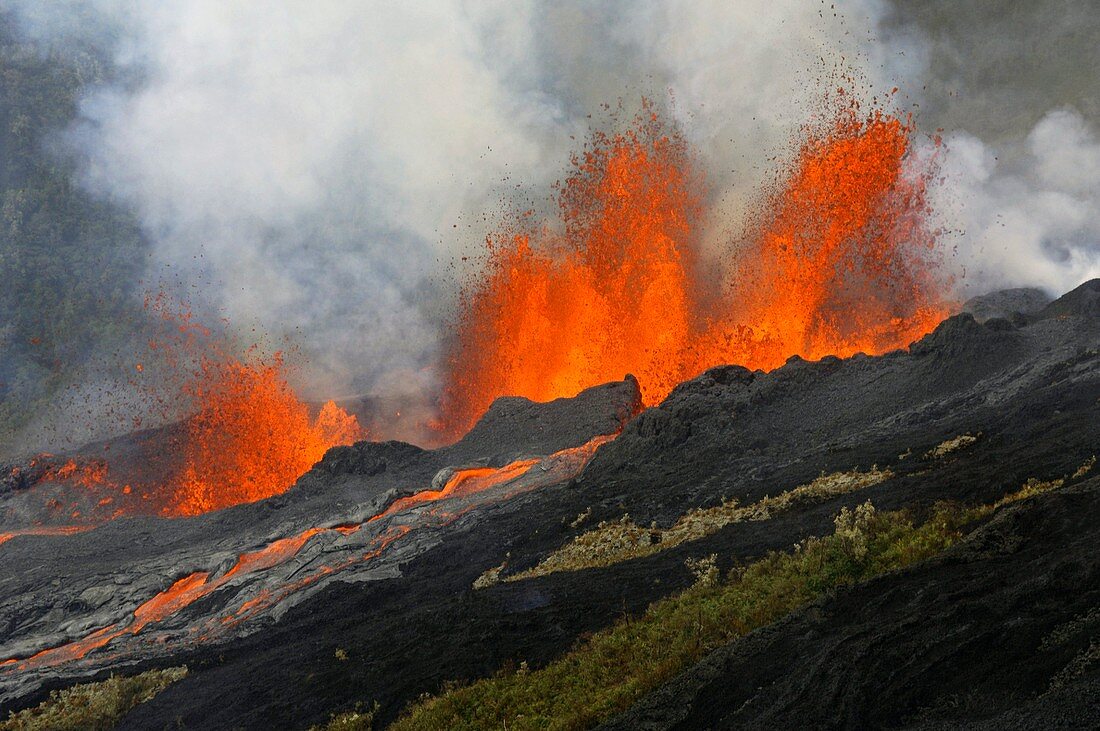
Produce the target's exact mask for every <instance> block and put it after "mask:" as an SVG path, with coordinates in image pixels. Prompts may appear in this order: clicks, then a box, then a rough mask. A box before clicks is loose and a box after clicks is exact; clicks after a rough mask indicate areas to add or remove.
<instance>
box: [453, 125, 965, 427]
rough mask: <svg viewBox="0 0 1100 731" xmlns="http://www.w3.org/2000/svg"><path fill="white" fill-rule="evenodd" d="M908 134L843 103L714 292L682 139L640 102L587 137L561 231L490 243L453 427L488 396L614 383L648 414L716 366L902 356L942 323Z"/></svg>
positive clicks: (465, 316)
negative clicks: (630, 391) (630, 386)
mask: <svg viewBox="0 0 1100 731" xmlns="http://www.w3.org/2000/svg"><path fill="white" fill-rule="evenodd" d="M912 135H913V128H912V127H911V126H910V125H909V124H908V123H905V122H902V121H901V120H899V119H897V118H895V117H891V116H890V115H887V114H884V113H881V112H875V113H872V114H870V115H868V116H861V113H860V112H859V110H858V108H857V107H856V106H854V105H853V106H852V107H851V108H847V109H843V110H841V111H839V112H837V113H836V114H835V116H834V117H833V118H832V121H831V122H830V123H828V124H826V125H824V127H823V128H820V129H817V130H808V131H807V133H806V139H805V140H804V142H803V143H802V145H801V147H800V149H799V151H798V154H797V155H796V156H795V158H794V160H793V162H792V163H791V166H790V169H789V170H788V171H787V174H786V175H785V176H784V177H783V180H781V181H780V182H779V183H778V185H777V187H776V190H775V192H774V194H773V195H771V196H770V197H768V198H767V199H765V201H764V203H763V205H762V210H761V211H760V212H759V213H758V214H757V216H756V217H755V218H754V226H753V230H754V231H755V233H752V234H751V235H749V236H748V237H747V239H746V240H745V241H741V242H738V244H737V245H736V246H734V247H731V249H730V251H729V254H728V261H727V265H726V268H725V273H724V280H725V281H724V282H723V283H722V284H720V285H714V283H711V282H709V281H707V280H706V278H705V277H704V276H703V274H702V273H701V272H700V269H699V267H698V263H697V259H698V258H699V253H698V250H699V247H700V246H701V240H702V231H701V230H700V229H702V227H703V224H702V223H701V221H702V220H703V219H704V217H703V216H702V215H701V213H702V211H701V208H702V204H701V201H702V200H703V198H704V195H703V192H702V188H703V183H702V180H701V176H700V175H699V174H698V172H697V170H698V168H699V166H698V165H697V164H695V162H694V161H693V159H692V154H691V151H690V150H689V148H688V146H687V144H686V143H685V142H684V140H683V139H682V138H681V136H680V135H679V134H678V133H677V132H676V131H675V130H670V129H668V128H667V126H665V125H664V124H663V123H662V122H661V120H660V119H659V117H658V115H657V114H656V113H655V112H654V111H653V110H652V109H651V108H650V107H648V106H647V107H646V108H645V111H644V113H643V114H642V115H641V116H639V117H638V118H637V120H636V121H635V124H634V127H633V128H632V129H629V130H627V131H625V132H621V133H618V134H615V135H604V134H599V133H597V134H595V135H594V136H593V138H592V140H591V141H590V143H589V144H588V145H587V146H586V148H585V150H584V153H583V154H582V155H580V156H577V157H575V158H574V159H573V171H572V173H571V174H570V175H569V176H568V177H567V178H566V180H565V182H564V183H563V184H562V185H561V186H560V188H559V191H560V193H559V197H558V204H559V210H560V215H561V224H560V225H551V226H548V227H546V228H545V229H538V228H537V227H533V226H532V225H531V224H530V223H529V222H528V220H527V218H526V216H524V217H521V219H520V220H519V221H518V222H517V223H515V224H513V225H512V226H511V227H510V228H509V229H507V230H506V231H505V232H504V233H503V234H501V235H499V236H494V237H491V238H490V239H489V241H488V250H487V259H486V262H487V263H486V266H485V267H484V269H483V270H482V271H481V272H480V273H479V275H478V278H477V279H476V280H475V281H474V282H473V283H472V286H470V287H469V288H468V289H467V290H465V291H464V292H463V296H462V301H461V314H460V317H459V321H458V325H459V329H458V335H457V338H456V340H455V344H454V346H453V349H452V351H451V353H450V356H449V360H448V363H447V374H446V375H447V386H446V390H445V399H444V404H443V408H442V413H443V421H444V424H445V425H446V428H447V429H448V430H449V431H450V433H452V434H455V435H457V434H460V433H463V432H464V431H465V430H466V429H467V428H468V427H469V426H470V425H471V424H472V423H473V422H474V421H475V420H476V419H477V418H478V417H479V416H480V415H481V414H483V413H484V412H485V410H486V408H488V406H489V404H490V403H491V402H492V401H493V399H495V398H496V397H498V396H503V395H518V396H526V397H528V398H531V399H533V400H536V401H548V400H551V399H554V398H558V397H562V396H572V395H574V394H576V393H577V392H578V391H580V390H581V389H583V388H586V387H588V386H592V385H595V384H598V383H605V382H607V381H612V380H616V379H619V378H622V376H623V374H625V373H633V374H635V375H636V376H637V377H638V380H639V383H640V386H641V389H642V397H643V401H644V402H645V404H646V405H647V406H651V405H654V404H656V403H658V402H660V401H661V400H662V399H663V398H664V397H665V396H666V395H668V393H669V392H670V391H671V390H672V388H673V387H675V385H676V384H678V383H680V382H682V381H684V380H687V379H689V378H692V377H694V376H696V375H698V374H699V373H701V372H702V371H703V370H705V369H707V368H710V367H713V366H717V365H722V364H728V363H737V364H741V365H744V366H747V367H749V368H762V369H771V368H775V367H777V366H779V365H782V364H783V363H784V362H785V361H786V360H787V359H788V358H789V357H790V356H792V355H801V356H803V357H807V358H818V357H821V356H824V355H829V354H832V355H837V356H841V357H845V356H849V355H852V354H854V353H856V352H860V351H863V352H867V353H870V354H875V353H881V352H885V351H888V350H892V349H895V348H902V347H905V346H907V345H908V344H909V343H910V342H912V341H913V340H916V339H918V338H919V337H920V336H922V335H924V334H926V333H927V332H929V331H930V330H931V329H932V328H933V327H934V326H935V325H936V324H937V323H938V322H939V321H940V320H941V319H943V317H945V316H946V315H947V314H948V313H947V310H946V308H945V307H943V306H942V305H941V302H942V300H943V299H944V291H945V283H944V282H943V281H942V278H940V277H938V276H937V275H936V260H937V249H936V237H935V235H934V233H933V232H931V231H930V230H929V229H928V228H927V226H926V221H927V219H928V215H927V214H928V210H927V204H926V201H925V181H926V179H927V178H928V177H930V176H931V175H932V174H933V171H932V170H931V169H920V168H919V166H918V164H917V161H916V160H915V159H913V156H911V155H910V154H909V153H910V148H911V138H912ZM556 230H561V231H562V232H563V233H561V234H556V233H553V232H554V231H556ZM715 286H717V289H718V291H719V294H717V295H716V296H713V297H708V296H706V294H705V293H707V292H711V291H713V290H714V289H715Z"/></svg>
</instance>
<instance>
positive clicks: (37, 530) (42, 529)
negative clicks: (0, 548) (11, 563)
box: [0, 525, 95, 545]
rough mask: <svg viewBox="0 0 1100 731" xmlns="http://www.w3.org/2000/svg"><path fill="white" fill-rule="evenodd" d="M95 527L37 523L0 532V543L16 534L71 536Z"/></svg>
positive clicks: (5, 541)
mask: <svg viewBox="0 0 1100 731" xmlns="http://www.w3.org/2000/svg"><path fill="white" fill-rule="evenodd" d="M92 528H95V526H94V525H39V526H34V527H32V528H19V529H16V530H12V531H6V532H2V533H0V545H3V544H5V543H7V542H8V541H10V540H11V539H12V538H15V537H16V536H71V535H73V534H74V533H83V532H84V531H89V530H91V529H92Z"/></svg>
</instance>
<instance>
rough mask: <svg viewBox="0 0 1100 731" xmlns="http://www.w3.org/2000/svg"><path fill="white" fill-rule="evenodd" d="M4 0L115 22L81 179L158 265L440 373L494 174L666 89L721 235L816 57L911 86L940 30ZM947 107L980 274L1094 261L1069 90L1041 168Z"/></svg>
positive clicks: (540, 177)
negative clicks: (141, 234)
mask: <svg viewBox="0 0 1100 731" xmlns="http://www.w3.org/2000/svg"><path fill="white" fill-rule="evenodd" d="M2 1H3V0H0V2H2ZM4 5H5V6H6V7H7V8H8V9H13V10H16V11H17V12H18V13H19V16H20V18H21V19H22V20H23V22H24V26H25V29H26V31H27V33H28V34H29V35H31V36H33V37H35V38H37V39H39V40H41V41H43V42H47V43H63V42H64V39H65V38H66V37H71V36H72V35H73V34H83V35H85V36H87V35H89V34H93V35H95V37H96V38H98V39H99V40H100V42H101V43H102V44H103V45H104V47H106V48H108V49H109V50H110V52H111V53H112V55H113V58H114V59H115V62H116V64H117V65H118V66H119V67H120V68H121V69H122V70H123V71H124V72H126V73H125V74H124V76H123V78H124V79H125V81H124V82H123V83H120V84H118V85H117V86H114V87H111V88H98V89H89V90H88V93H87V94H86V96H85V98H84V100H83V103H82V106H81V110H82V117H81V120H80V121H79V123H78V124H77V125H76V126H75V127H74V128H73V129H72V130H70V131H69V132H68V136H67V139H68V141H69V143H70V144H71V145H74V146H76V147H77V149H78V150H79V151H80V152H81V154H82V156H83V157H84V158H85V159H86V160H87V164H86V165H85V167H84V168H83V170H82V177H83V181H84V183H85V184H86V185H87V186H89V187H90V188H91V189H92V190H94V191H96V192H98V193H100V194H101V195H104V196H108V197H110V198H112V199H115V200H118V201H120V202H121V203H122V204H124V205H126V206H129V207H131V208H133V209H134V210H135V211H136V212H137V213H138V215H139V216H140V217H141V220H142V221H143V223H144V226H145V228H146V229H147V231H148V232H149V234H150V235H151V238H152V240H153V241H154V246H155V251H154V254H155V256H154V259H155V261H156V263H157V265H158V266H163V265H165V264H168V265H171V266H172V267H173V268H174V269H175V270H176V271H179V272H182V273H183V274H184V278H185V279H188V280H190V281H195V282H199V283H201V288H200V289H198V290H196V291H197V295H198V297H199V298H200V299H204V300H206V301H207V302H208V304H209V305H211V306H213V307H216V308H219V309H220V310H221V311H223V312H224V313H225V315H226V316H227V317H228V318H229V319H230V320H231V321H232V322H233V323H234V324H235V325H236V326H237V327H239V328H242V329H247V328H248V327H249V326H252V325H256V326H259V327H260V328H261V329H263V330H264V331H266V332H268V333H271V334H274V335H280V334H292V335H294V336H295V337H296V338H297V339H298V340H299V342H301V343H302V345H303V348H304V350H305V351H306V353H307V355H309V357H310V365H311V368H310V370H309V372H308V373H307V374H306V375H307V376H308V378H307V383H306V384H305V385H307V386H311V387H312V391H313V393H314V394H315V395H320V394H321V393H324V394H325V395H336V394H341V393H349V392H352V391H374V392H394V391H400V390H402V389H405V390H408V391H412V392H416V393H430V391H431V388H432V379H433V374H432V366H433V365H434V363H436V362H437V357H438V351H439V348H440V344H441V338H442V337H443V335H442V333H443V332H444V331H445V328H443V327H442V326H441V319H442V318H443V316H444V315H445V313H446V312H447V308H446V303H447V301H448V298H449V297H450V296H451V295H452V294H453V291H454V288H455V286H454V282H453V281H452V280H453V278H454V275H455V271H454V270H453V269H452V268H450V266H449V265H450V263H451V262H452V261H453V260H454V259H455V258H457V257H458V256H459V255H461V254H465V253H469V252H471V251H475V250H477V248H478V247H479V245H480V242H481V240H482V236H483V234H484V228H485V224H484V223H483V220H482V214H483V213H485V212H486V211H488V212H489V213H490V214H493V213H495V212H496V211H498V210H499V201H500V200H501V197H502V196H503V195H505V194H512V195H516V194H517V192H516V189H517V188H518V189H519V190H518V195H521V196H528V197H531V198H534V199H536V200H539V199H543V198H544V197H545V195H546V192H547V190H548V184H549V183H550V182H551V181H552V180H554V179H556V178H558V177H560V175H561V173H562V172H563V169H564V167H565V163H566V160H567V155H568V152H569V151H570V150H571V149H575V147H576V145H577V144H579V140H580V139H582V138H583V135H584V133H585V130H586V128H587V126H588V125H589V124H590V120H589V119H588V115H590V114H593V113H598V112H599V106H600V105H601V104H604V103H611V104H614V103H615V102H616V101H617V100H618V99H620V98H623V99H625V100H626V102H627V104H628V105H629V104H632V103H633V102H634V101H635V100H636V99H637V98H638V97H639V96H641V95H642V94H647V95H649V96H651V97H652V98H654V99H656V100H657V101H658V102H661V101H663V100H664V99H665V98H666V97H667V95H668V94H669V92H671V94H672V96H673V97H674V98H675V100H676V102H675V113H676V115H677V118H678V120H679V121H680V122H681V124H682V125H683V128H684V130H685V132H686V134H687V136H688V138H689V139H690V140H691V141H692V143H693V144H694V145H695V146H696V147H697V149H698V150H699V151H700V152H701V155H702V157H703V160H704V163H705V164H706V166H707V173H708V176H709V179H710V181H711V183H712V184H713V185H714V187H715V189H716V195H715V199H716V200H717V201H718V204H717V205H716V206H715V208H714V209H713V211H712V213H711V220H709V221H708V222H706V225H707V227H708V229H709V230H711V231H712V232H713V234H712V235H711V237H710V238H711V239H712V240H716V241H717V240H720V239H721V238H722V236H723V235H724V233H723V232H724V231H726V230H727V229H729V228H730V227H731V226H734V225H735V224H736V221H737V220H738V218H739V217H740V215H741V212H742V210H743V209H744V207H745V206H746V205H747V201H749V200H751V198H752V197H753V196H754V195H755V193H756V190H757V184H758V183H759V181H760V179H761V177H763V175H764V174H765V173H766V171H767V170H768V169H769V167H770V163H769V158H770V157H772V156H774V155H776V154H777V153H778V154H781V153H783V152H784V151H785V150H786V149H787V146H788V142H789V140H790V139H791V137H792V135H793V133H794V132H795V131H796V129H797V127H798V125H799V124H800V123H802V122H803V121H805V118H806V112H807V111H808V105H809V104H811V103H812V102H813V101H814V100H815V99H816V98H817V94H818V93H819V91H820V90H819V89H817V88H815V83H816V82H817V81H819V80H820V79H821V72H822V69H823V68H828V67H831V66H834V65H838V64H841V63H843V64H845V65H847V67H848V68H850V69H851V70H852V71H854V73H855V74H856V75H857V76H861V77H862V78H863V79H865V83H864V84H863V87H865V89H866V90H867V91H868V93H877V94H879V95H880V97H881V95H882V94H883V93H885V92H888V91H889V90H890V89H891V88H892V87H893V86H899V87H901V89H902V95H900V98H899V103H900V104H902V105H903V106H904V105H906V104H909V103H913V102H916V101H918V100H920V99H921V91H920V90H921V88H922V86H923V85H924V84H925V82H928V81H929V78H928V74H929V69H930V68H931V69H935V68H936V64H935V63H932V61H933V60H934V59H931V58H930V56H931V55H932V54H934V53H945V52H946V51H944V48H946V46H945V45H944V43H943V42H940V41H937V43H935V44H933V43H931V42H930V41H929V31H928V27H930V26H929V25H928V23H927V22H925V23H924V25H922V24H921V23H922V22H924V20H927V19H924V20H922V19H921V18H917V19H915V20H914V19H912V18H907V17H906V15H905V13H906V12H910V11H908V10H906V6H898V7H897V8H895V7H894V6H893V5H892V4H891V3H889V2H887V0H857V1H855V2H848V3H844V4H840V3H837V4H836V5H837V6H838V7H839V8H840V10H836V11H834V10H833V4H832V3H828V2H825V3H813V2H806V0H758V1H754V2H726V1H719V0H713V1H709V2H707V1H701V0H699V1H689V0H680V1H671V0H670V1H668V2H659V1H657V0H648V1H645V2H631V3H591V2H580V1H576V2H534V1H531V2H505V1H503V0H501V1H498V2H476V3H475V2H459V1H457V0H456V1H442V0H441V1H440V2H431V3H397V2H381V1H377V2H366V1H364V0H315V1H314V2H308V3H307V2H276V3H272V2H263V1H261V0H188V1H186V2H182V1H181V2H167V1H165V0H95V1H94V2H76V1H75V0H74V1H73V2H54V3H49V4H47V3H41V2H39V1H38V0H7V1H6V2H5V3H4ZM89 7H90V8H91V9H92V10H91V11H89ZM945 7H948V10H945V11H944V12H945V13H948V16H947V17H948V20H946V21H944V20H943V17H940V16H937V18H936V22H937V23H943V22H946V23H948V25H950V17H949V12H950V7H949V6H945ZM960 12H961V11H960ZM836 13H842V17H837V15H836ZM93 21H95V22H93ZM937 27H939V26H937ZM973 30H974V32H975V33H978V32H980V28H975V29H973ZM937 44H938V45H937ZM842 59H843V61H842ZM1086 73H1087V72H1086ZM940 86H943V84H940ZM937 88H939V87H937ZM952 88H954V87H952ZM952 93H954V92H952ZM906 95H908V96H906ZM941 101H942V100H941ZM931 106H932V107H936V105H931ZM936 108H939V109H942V108H945V105H944V104H942V103H941V104H939V106H938V107H936ZM1044 111H1049V110H1044ZM921 121H922V122H923V123H924V124H925V126H930V127H934V126H935V123H936V120H935V119H932V120H921ZM972 132H973V133H976V134H979V135H980V134H981V131H980V130H972ZM947 134H948V141H949V146H948V153H947V156H946V158H945V166H946V170H947V173H948V175H947V185H946V188H945V189H944V190H941V191H940V192H939V193H938V194H937V195H939V196H941V197H942V202H943V205H944V207H945V212H946V213H947V214H949V215H948V218H950V219H951V220H948V221H946V223H947V225H948V226H949V227H950V228H955V229H962V230H963V231H964V232H965V233H964V235H963V237H962V242H961V243H960V250H961V251H962V254H961V255H960V260H961V261H962V262H964V263H965V264H966V266H967V278H966V279H964V280H963V281H964V282H965V283H967V286H979V287H983V288H984V287H994V286H1001V285H1010V284H1011V285H1016V284H1033V283H1039V284H1041V285H1043V286H1046V287H1048V288H1051V289H1053V290H1058V289H1065V288H1067V287H1069V286H1072V285H1073V284H1075V283H1077V282H1078V281H1079V280H1080V279H1081V278H1083V277H1086V276H1090V275H1095V272H1096V248H1095V243H1096V240H1097V236H1096V232H1097V223H1096V222H1097V218H1098V215H1100V214H1098V213H1097V210H1098V209H1097V206H1096V205H1095V202H1096V198H1097V188H1096V180H1097V176H1096V171H1097V169H1098V163H1097V161H1096V159H1095V156H1096V153H1095V150H1096V147H1095V142H1094V137H1093V136H1092V135H1093V133H1092V131H1091V130H1090V129H1089V127H1088V124H1087V123H1086V122H1085V121H1084V120H1083V119H1082V118H1081V117H1075V116H1073V115H1072V114H1071V113H1068V112H1055V113H1053V114H1051V115H1050V116H1048V117H1046V118H1044V120H1043V121H1042V122H1041V123H1040V125H1039V126H1038V127H1036V128H1035V130H1034V131H1033V132H1032V133H1031V134H1030V136H1028V137H1027V139H1026V141H1025V142H1024V143H1023V144H1025V145H1026V147H1027V154H1028V155H1031V156H1032V157H1033V158H1034V159H1035V160H1036V161H1037V162H1036V163H1035V165H1034V169H1033V170H1031V171H1015V170H1012V169H1004V170H1002V169H998V168H996V166H995V165H994V164H993V162H992V160H991V156H992V154H993V153H992V152H991V151H990V149H989V148H988V147H987V146H986V145H985V144H984V143H983V142H982V141H981V140H980V138H979V137H976V136H973V134H971V135H966V134H964V133H963V132H961V131H958V130H951V129H949V130H948V131H947ZM999 134H1001V138H1002V139H999V140H998V142H999V143H1000V142H1002V141H1003V138H1004V134H1003V130H999ZM570 136H574V137H576V138H577V139H576V140H571V139H570ZM1005 144H1012V143H1011V140H1010V141H1009V142H1007V143H1005ZM1089 151H1091V152H1089ZM1088 155H1092V158H1088ZM1012 219H1018V222H1017V223H1015V224H1013V225H1011V226H1010V225H1009V224H1010V223H1012ZM1002 223H1004V224H1005V225H1004V227H1002V228H999V227H1000V226H1001V224H1002ZM1003 231H1008V232H1009V236H1001V235H1000V233H999V232H1003ZM1006 247H1007V252H1008V253H1007V254H1006V253H1005V252H1006Z"/></svg>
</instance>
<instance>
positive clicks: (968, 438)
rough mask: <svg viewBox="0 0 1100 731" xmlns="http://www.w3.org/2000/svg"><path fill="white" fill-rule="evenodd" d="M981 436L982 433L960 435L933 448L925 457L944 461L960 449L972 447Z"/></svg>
mask: <svg viewBox="0 0 1100 731" xmlns="http://www.w3.org/2000/svg"><path fill="white" fill-rule="evenodd" d="M981 435H982V433H981V432H978V433H977V434H960V435H959V436H957V437H955V438H954V439H948V440H947V441H946V442H941V443H939V444H937V445H936V446H935V447H932V449H930V450H928V451H927V452H926V453H925V455H924V457H925V459H942V458H944V457H946V456H947V455H949V454H952V453H954V452H958V451H959V450H960V449H966V448H967V447H970V446H972V445H973V444H974V443H975V442H977V441H978V438H979V437H980V436H981Z"/></svg>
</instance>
